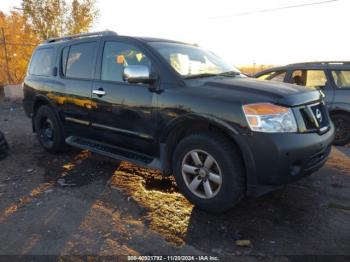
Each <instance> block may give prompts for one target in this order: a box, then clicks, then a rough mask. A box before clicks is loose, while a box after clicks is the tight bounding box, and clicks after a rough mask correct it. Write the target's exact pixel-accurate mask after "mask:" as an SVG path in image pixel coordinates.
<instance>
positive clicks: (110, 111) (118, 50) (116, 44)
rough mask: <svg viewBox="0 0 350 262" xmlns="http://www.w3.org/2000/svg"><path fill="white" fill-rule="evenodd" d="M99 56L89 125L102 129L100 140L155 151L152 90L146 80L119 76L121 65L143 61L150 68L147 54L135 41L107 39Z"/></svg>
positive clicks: (141, 62) (140, 149) (148, 151)
mask: <svg viewBox="0 0 350 262" xmlns="http://www.w3.org/2000/svg"><path fill="white" fill-rule="evenodd" d="M99 60H100V61H99V62H98V65H99V68H98V69H97V71H98V72H99V73H98V74H99V76H98V77H97V78H99V79H98V80H95V82H94V84H93V88H92V102H93V103H94V104H95V106H94V107H92V108H91V111H90V121H91V125H92V128H93V129H94V130H96V131H97V132H98V133H100V132H102V133H103V141H104V142H106V143H108V144H113V145H115V146H119V147H122V148H126V149H131V150H137V151H138V152H140V151H141V152H142V153H145V154H149V155H155V154H157V150H158V148H157V146H156V144H157V143H156V141H155V132H156V119H155V116H156V114H155V110H156V104H157V103H156V99H157V97H156V94H155V93H153V92H152V91H151V90H152V88H151V86H150V85H149V84H131V83H128V82H126V81H124V80H123V68H124V67H125V66H127V65H145V66H148V67H149V68H150V69H151V71H152V66H153V65H152V62H151V60H150V58H149V57H148V56H147V55H146V54H145V52H143V51H142V47H137V46H136V45H135V44H131V43H128V42H123V41H108V40H107V41H104V42H103V48H102V51H101V54H100V58H99Z"/></svg>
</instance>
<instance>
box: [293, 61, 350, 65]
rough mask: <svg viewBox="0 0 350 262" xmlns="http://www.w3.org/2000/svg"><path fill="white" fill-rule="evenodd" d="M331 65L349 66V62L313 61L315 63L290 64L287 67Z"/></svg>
mask: <svg viewBox="0 0 350 262" xmlns="http://www.w3.org/2000/svg"><path fill="white" fill-rule="evenodd" d="M331 64H350V61H315V62H302V63H292V64H289V65H331Z"/></svg>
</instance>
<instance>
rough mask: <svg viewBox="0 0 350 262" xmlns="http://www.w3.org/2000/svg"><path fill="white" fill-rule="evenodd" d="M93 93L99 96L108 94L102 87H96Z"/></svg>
mask: <svg viewBox="0 0 350 262" xmlns="http://www.w3.org/2000/svg"><path fill="white" fill-rule="evenodd" d="M92 93H93V94H95V95H98V96H104V95H105V94H106V92H105V91H104V90H103V89H102V88H99V89H94V90H92Z"/></svg>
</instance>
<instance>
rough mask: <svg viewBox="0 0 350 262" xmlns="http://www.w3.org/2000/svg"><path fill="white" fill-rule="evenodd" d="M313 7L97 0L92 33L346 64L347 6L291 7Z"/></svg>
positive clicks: (226, 53) (5, 6)
mask: <svg viewBox="0 0 350 262" xmlns="http://www.w3.org/2000/svg"><path fill="white" fill-rule="evenodd" d="M0 2H1V5H0V9H1V10H5V11H9V10H11V8H12V7H13V6H20V2H21V1H20V0H0ZM316 2H326V0H264V1H262V0H215V1H213V0H210V1H209V0H208V1H203V0H202V1H200V0H176V1H175V0H125V1H116V0H97V7H98V8H99V9H100V18H99V19H98V21H97V22H96V23H95V25H94V27H93V30H105V29H109V30H114V31H116V32H117V33H119V34H125V35H136V36H154V37H160V38H169V39H174V40H181V41H185V42H189V43H197V44H199V45H200V46H203V47H206V48H208V49H211V50H212V51H214V52H215V53H217V54H218V55H220V56H222V57H224V58H225V59H226V60H227V61H229V62H231V63H233V64H235V65H237V66H241V65H249V64H252V63H254V62H255V63H256V64H285V63H291V62H300V61H315V60H319V61H320V60H350V48H349V40H350V30H349V24H350V23H349V11H350V1H349V0H333V1H332V0H330V1H327V3H323V4H315V5H306V6H303V7H292V6H295V5H304V4H311V3H316ZM284 7H290V8H284ZM279 8H284V9H279ZM276 9H277V10H276Z"/></svg>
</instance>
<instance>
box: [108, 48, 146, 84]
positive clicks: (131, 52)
mask: <svg viewBox="0 0 350 262" xmlns="http://www.w3.org/2000/svg"><path fill="white" fill-rule="evenodd" d="M128 65H144V66H148V67H149V68H150V69H151V61H150V60H149V59H148V57H146V55H145V54H143V53H142V52H141V51H140V50H139V49H138V48H136V47H135V46H132V45H130V44H125V43H120V42H106V44H105V47H104V50H103V58H102V70H101V80H107V81H118V82H122V81H123V69H124V67H125V66H128Z"/></svg>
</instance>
